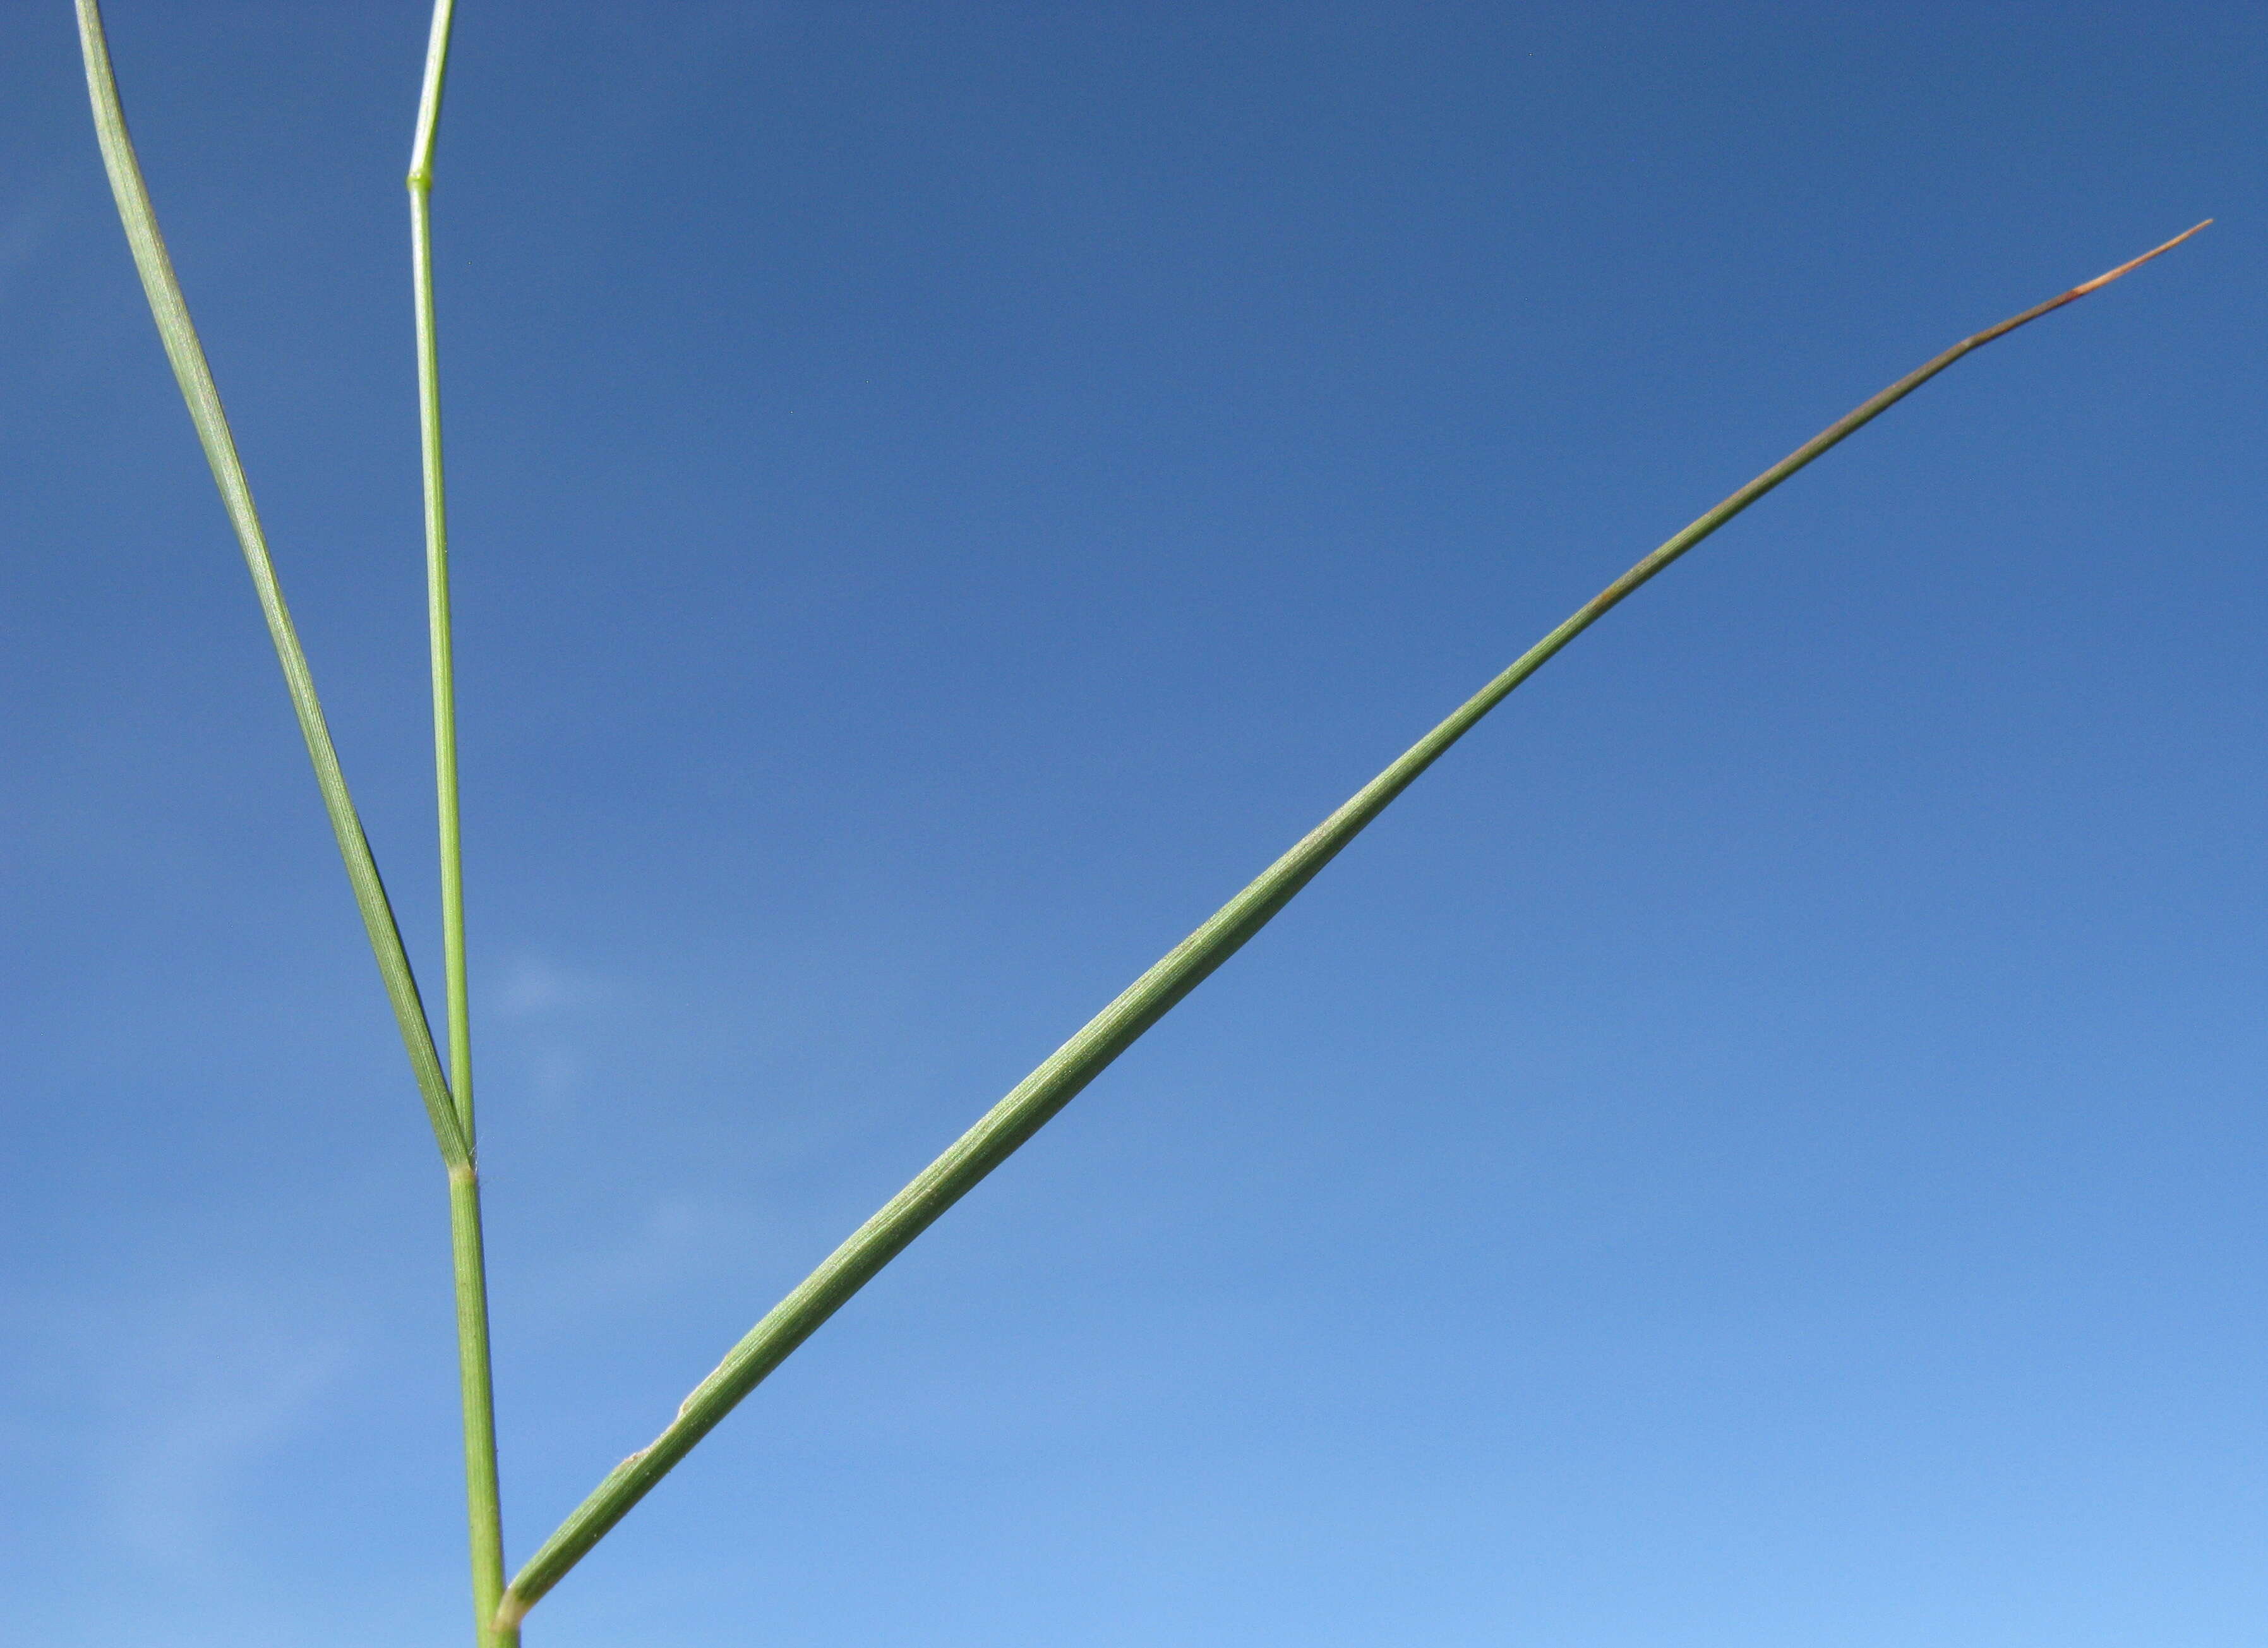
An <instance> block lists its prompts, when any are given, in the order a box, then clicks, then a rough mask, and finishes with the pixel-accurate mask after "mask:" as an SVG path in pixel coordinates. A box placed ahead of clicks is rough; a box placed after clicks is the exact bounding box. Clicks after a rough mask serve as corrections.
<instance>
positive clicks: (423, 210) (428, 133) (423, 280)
mask: <svg viewBox="0 0 2268 1648" xmlns="http://www.w3.org/2000/svg"><path fill="white" fill-rule="evenodd" d="M453 11H454V4H453V0H436V3H435V4H434V7H433V30H432V34H431V38H430V40H429V41H428V44H427V47H426V52H425V84H424V89H423V93H422V94H421V96H420V97H419V99H418V105H417V132H416V143H415V146H414V148H413V150H412V152H411V156H410V163H409V241H410V264H411V271H412V284H413V288H414V291H415V296H416V311H417V413H418V427H419V436H420V441H419V447H420V452H421V453H422V455H423V470H424V482H425V589H426V619H427V630H428V633H429V636H430V638H431V646H432V657H433V768H434V790H435V792H436V795H437V796H438V803H439V810H440V835H441V843H440V845H441V961H442V968H443V971H444V974H445V975H446V994H447V997H448V1034H449V1091H450V1093H451V1096H452V1097H453V1100H454V1102H455V1106H456V1113H457V1126H458V1129H459V1130H460V1132H461V1133H462V1135H463V1136H464V1140H465V1146H466V1150H467V1152H468V1155H470V1154H471V1153H472V1152H473V1150H474V1130H473V1041H472V1026H471V1014H470V1006H469V1000H468V990H467V987H466V982H465V870H464V848H463V834H462V829H461V826H460V813H459V808H458V801H457V681H456V662H455V654H454V651H453V645H452V643H451V637H450V622H449V527H448V508H447V503H446V494H445V491H444V488H443V484H442V469H441V379H440V343H439V340H438V336H437V335H436V332H435V328H434V323H433V199H432V196H433V136H434V131H435V129H436V128H437V126H438V123H439V121H440V116H441V81H442V76H443V73H444V71H445V70H446V68H447V66H448V58H449V25H450V22H451V20H452V14H453ZM449 1235H450V1245H451V1248H452V1254H453V1262H454V1264H453V1268H454V1271H455V1276H456V1291H457V1367H458V1376H459V1382H460V1387H461V1390H462V1396H463V1405H464V1424H465V1502H466V1519H467V1521H468V1525H469V1530H470V1534H471V1542H472V1564H473V1635H474V1640H475V1643H476V1644H478V1648H512V1645H513V1644H517V1643H518V1642H519V1630H518V1628H517V1627H516V1626H499V1625H498V1623H497V1617H496V1613H497V1600H498V1599H499V1598H500V1597H502V1595H503V1594H504V1520H503V1508H502V1504H501V1498H500V1495H499V1493H498V1490H497V1456H496V1399H495V1393H494V1386H493V1382H492V1379H491V1377H490V1365H489V1304H488V1276H487V1267H486V1262H485V1260H484V1258H483V1255H482V1240H481V1181H480V1173H479V1170H478V1168H477V1166H475V1163H474V1162H473V1161H471V1160H468V1161H467V1162H466V1163H465V1164H464V1165H463V1166H458V1167H453V1168H452V1169H451V1171H450V1173H449Z"/></svg>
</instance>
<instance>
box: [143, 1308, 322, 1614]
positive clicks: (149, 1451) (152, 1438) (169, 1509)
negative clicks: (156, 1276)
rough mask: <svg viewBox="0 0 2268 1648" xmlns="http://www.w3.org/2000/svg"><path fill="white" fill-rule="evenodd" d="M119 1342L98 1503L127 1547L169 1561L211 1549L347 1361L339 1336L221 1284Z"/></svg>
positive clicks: (197, 1557) (176, 1565)
mask: <svg viewBox="0 0 2268 1648" xmlns="http://www.w3.org/2000/svg"><path fill="white" fill-rule="evenodd" d="M115 1349H116V1350H117V1351H118V1353H119V1354H118V1356H117V1359H116V1361H115V1362H114V1365H113V1370H112V1372H110V1373H109V1374H108V1375H107V1378H106V1379H105V1381H104V1382H105V1385H106V1387H107V1388H106V1389H105V1392H104V1395H105V1398H106V1405H107V1406H108V1407H109V1408H111V1409H112V1410H113V1412H114V1422H113V1424H112V1427H111V1431H110V1434H109V1435H108V1436H107V1438H105V1440H104V1443H103V1446H102V1448H101V1453H100V1457H101V1459H102V1461H103V1466H102V1480H101V1484H100V1487H101V1494H102V1499H103V1510H104V1512H105V1515H106V1519H107V1521H108V1522H109V1524H110V1530H111V1533H112V1534H113V1536H114V1539H115V1541H116V1543H117V1546H118V1548H119V1549H121V1550H122V1551H124V1552H126V1553H129V1554H130V1555H132V1556H136V1557H138V1558H139V1559H140V1560H141V1561H143V1562H144V1563H149V1564H151V1565H153V1566H155V1567H158V1568H160V1569H162V1570H166V1571H190V1570H194V1569H195V1568H196V1567H197V1566H199V1564H200V1563H202V1562H203V1560H204V1559H205V1558H206V1557H207V1556H210V1553H211V1552H212V1551H213V1550H214V1549H215V1548H216V1545H217V1542H218V1541H221V1540H222V1539H223V1538H224V1537H225V1533H226V1530H227V1529H228V1528H229V1527H231V1526H232V1523H233V1522H234V1521H235V1517H234V1515H233V1502H234V1501H235V1499H236V1497H237V1496H238V1495H239V1492H241V1490H242V1489H243V1487H244V1482H245V1478H246V1476H247V1474H248V1473H249V1472H250V1470H251V1469H252V1468H254V1466H256V1465H257V1464H258V1463H259V1462H260V1460H261V1459H262V1458H263V1457H265V1456H267V1455H269V1454H270V1453H273V1452H275V1451H276V1449H278V1448H279V1447H281V1446H283V1445H284V1443H285V1442H286V1441H287V1440H288V1439H289V1438H290V1437H291V1434H292V1433H293V1432H294V1431H297V1430H298V1429H300V1428H301V1427H302V1426H304V1425H306V1424H307V1423H308V1422H309V1421H310V1420H311V1419H312V1418H313V1416H315V1415H316V1413H317V1412H318V1410H319V1409H320V1407H321V1405H322V1402H323V1399H324V1397H325V1396H326V1394H328V1393H329V1392H331V1391H332V1390H334V1389H335V1387H337V1386H338V1385H339V1383H340V1382H341V1380H342V1377H343V1376H344V1374H345V1373H346V1372H347V1370H348V1368H349V1366H350V1364H351V1361H352V1357H351V1356H350V1354H349V1350H348V1347H347V1345H346V1344H345V1343H343V1342H342V1340H341V1339H339V1338H337V1337H335V1336H333V1337H325V1336H322V1335H315V1334H310V1333H308V1332H307V1331H306V1330H305V1329H304V1328H299V1327H298V1326H296V1325H295V1324H294V1323H293V1322H291V1321H290V1320H289V1319H288V1318H286V1317H285V1316H284V1315H283V1314H282V1313H281V1307H280V1306H277V1305H276V1304H274V1303H271V1302H267V1301H262V1300H259V1299H252V1298H247V1297H244V1296H240V1295H238V1294H235V1293H232V1292H225V1291H204V1292H201V1293H196V1294H192V1295H188V1296H183V1297H177V1298H174V1299H170V1300H168V1301H167V1302H166V1304H164V1305H163V1306H158V1307H157V1308H156V1309H154V1310H152V1311H151V1312H150V1313H149V1314H148V1315H147V1317H146V1318H145V1319H144V1321H142V1322H141V1323H140V1324H138V1327H137V1328H134V1329H129V1331H128V1332H127V1334H126V1335H124V1343H122V1344H120V1345H118V1346H117V1347H115Z"/></svg>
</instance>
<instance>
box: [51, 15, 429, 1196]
mask: <svg viewBox="0 0 2268 1648" xmlns="http://www.w3.org/2000/svg"><path fill="white" fill-rule="evenodd" d="M77 8H78V33H79V49H80V53H81V55H83V56H84V57H85V61H86V89H87V96H88V98H89V99H91V100H92V103H93V105H94V129H95V136H96V137H97V138H98V140H99V142H100V143H101V145H102V164H103V166H104V168H105V170H107V172H108V173H109V174H110V188H111V193H112V194H113V195H115V196H116V197H117V201H118V216H119V219H120V221H121V222H122V224H124V225H125V228H126V239H127V244H128V245H129V246H131V247H132V248H133V252H134V267H135V269H136V270H137V271H139V273H140V275H141V276H142V290H143V291H144V292H145V293H146V294H148V297H149V299H150V312H151V314H152V315H153V316H155V317H156V319H157V322H158V337H159V338H160V339H161V340H162V341H163V342H164V343H165V346H166V359H168V360H169V361H171V362H172V363H173V376H174V378H175V379H177V380H178V381H179V382H180V386H181V398H182V399H183V400H184V401H187V402H188V408H189V419H190V421H191V422H192V423H195V425H196V430H197V439H198V440H199V441H200V442H201V443H202V444H203V446H204V452H205V460H206V461H207V462H208V463H210V465H211V466H212V472H213V480H214V481H215V482H216V483H217V484H218V486H219V488H220V496H221V503H222V504H223V505H224V506H225V508H226V509H227V511H228V519H229V523H230V525H232V526H234V527H235V529H236V539H237V542H238V544H239V546H240V547H241V548H243V551H244V563H245V566H246V567H247V569H248V570H250V572H251V574H252V586H253V589H254V592H255V593H256V594H257V595H258V596H259V598H260V610H261V614H262V616H264V617H265V618H266V619H267V621H268V634H269V639H270V640H272V641H273V642H274V643H275V644H276V658H277V660H278V661H279V662H280V663H281V664H282V665H283V666H284V687H285V688H286V690H288V691H289V692H290V694H291V709H292V712H293V713H294V714H295V715H297V716H298V719H299V732H300V734H301V736H302V737H304V738H305V739H306V743H307V757H308V759H309V760H310V761H313V763H314V768H315V785H316V788H317V789H319V790H320V791H321V792H322V797H323V810H324V811H325V813H328V815H329V817H330V820H331V831H332V833H333V834H334V835H336V836H337V837H338V843H339V856H340V857H342V858H343V859H344V860H345V861H346V869H347V880H348V881H349V883H350V885H351V886H352V887H353V889H354V898H355V904H356V907H357V909H360V910H361V912H362V919H363V926H364V928H365V930H366V931H368V932H369V934H370V947H371V950H372V953H374V954H375V955H376V956H377V958H378V970H379V975H380V977H381V978H383V980H384V981H385V983H386V994H387V999H388V1000H389V1001H390V1002H391V1003H392V1004H393V1006H394V1020H395V1022H396V1023H397V1024H398V1025H399V1026H401V1041H402V1045H403V1046H404V1047H405V1048H408V1050H409V1064H410V1069H411V1070H412V1071H413V1073H414V1074H415V1075H416V1078H417V1091H418V1093H419V1096H420V1097H422V1098H423V1100H424V1101H425V1113H426V1115H427V1117H428V1119H429V1120H430V1121H431V1122H432V1124H433V1137H434V1139H435V1141H436V1142H437V1143H438V1144H439V1145H440V1147H441V1157H442V1159H443V1160H444V1161H446V1162H447V1163H448V1164H449V1165H450V1166H452V1167H456V1166H465V1165H467V1164H468V1163H469V1162H470V1161H471V1159H472V1151H471V1145H470V1144H469V1142H468V1139H467V1137H466V1136H465V1131H464V1129H462V1128H461V1127H460V1126H459V1125H458V1122H457V1111H456V1106H455V1102H454V1100H453V1099H452V1097H451V1096H450V1093H449V1084H448V1081H447V1078H446V1077H444V1076H443V1074H442V1072H441V1061H440V1059H439V1057H438V1056H437V1054H436V1053H435V1051H434V1048H433V1032H432V1028H431V1026H430V1025H429V1024H428V1023H427V1021H426V1018H425V1008H424V1004H423V1002H421V1001H420V1000H419V999H418V995H417V981H416V978H415V977H414V976H413V975H411V973H410V970H409V957H408V955H407V954H405V953H403V951H402V947H401V930H400V929H399V928H398V927H397V926H396V924H395V923H394V909H393V906H392V905H391V904H389V903H388V902H387V896H386V885H385V883H384V882H382V881H381V880H380V879H379V874H378V864H377V863H376V861H375V860H373V859H372V857H371V852H370V843H369V842H368V841H367V840H365V837H364V835H363V828H362V820H361V819H360V817H359V816H358V815H357V813H356V812H355V806H354V798H353V797H352V796H350V794H349V793H348V792H347V781H346V777H345V775H344V774H342V772H341V771H340V770H339V757H338V752H337V750H335V748H334V747H332V744H331V734H330V729H329V728H328V726H327V725H325V724H324V720H323V706H322V703H321V701H320V699H318V698H317V697H316V695H315V681H314V676H313V674H312V673H310V672H309V670H308V668H307V658H306V653H305V652H304V651H301V649H300V646H299V636H298V632H297V631H296V630H294V629H293V628H292V626H291V610H290V609H289V608H288V607H285V606H284V592H283V589H282V587H281V586H280V585H278V584H277V582H276V568H275V566H274V564H273V563H272V562H271V561H270V560H269V555H268V541H267V538H266V536H265V534H264V533H262V532H261V527H260V515H259V511H256V510H255V509H254V507H253V503H252V489H251V487H250V485H249V484H247V482H246V480H245V478H244V466H243V464H242V463H241V462H239V460H238V458H237V453H236V441H235V438H234V437H233V436H232V435H231V434H230V433H229V428H228V417H227V415H226V414H225V412H224V411H223V410H222V409H221V402H220V394H219V391H218V390H217V389H216V388H215V387H214V386H213V379H212V371H211V368H210V366H208V365H207V364H206V363H205V352H204V347H203V345H202V344H201V343H199V342H197V331H196V327H195V326H194V325H192V324H191V322H190V320H189V306H188V302H187V300H186V299H184V298H183V297H182V296H181V287H180V282H179V281H178V280H176V279H175V278H174V276H173V260H172V259H171V258H169V257H168V256H167V255H166V241H165V238H164V236H162V235H161V234H159V233H158V218H157V214H156V213H155V212H154V211H153V210H151V205H150V191H149V189H148V188H147V187H146V186H144V183H143V181H142V168H141V166H140V164H139V163H138V162H137V161H136V159H135V157H134V143H133V139H132V138H130V137H129V136H128V135H127V131H126V114H125V111H124V110H123V109H122V107H120V106H119V101H118V85H117V82H116V80H115V79H114V77H113V76H112V73H111V67H110V48H109V43H108V41H107V40H105V38H104V36H103V32H102V12H101V11H100V9H99V7H98V6H97V4H95V0H77Z"/></svg>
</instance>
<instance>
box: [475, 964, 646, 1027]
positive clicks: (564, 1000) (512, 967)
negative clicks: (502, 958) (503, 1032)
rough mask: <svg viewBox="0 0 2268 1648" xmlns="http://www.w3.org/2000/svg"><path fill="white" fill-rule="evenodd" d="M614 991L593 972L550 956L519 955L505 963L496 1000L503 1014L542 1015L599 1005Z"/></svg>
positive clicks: (498, 1009) (529, 1016) (610, 997)
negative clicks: (502, 980) (502, 979)
mask: <svg viewBox="0 0 2268 1648" xmlns="http://www.w3.org/2000/svg"><path fill="white" fill-rule="evenodd" d="M616 994H617V991H616V990H615V989H614V988H613V986H612V985H611V984H610V983H609V982H608V980H606V979H604V978H602V977H600V975H598V974H596V973H592V972H588V971H585V970H584V969H581V968H578V967H570V966H567V965H566V964H564V963H563V962H560V961H557V960H554V959H552V958H551V957H549V956H542V955H522V956H519V957H517V958H515V959H514V960H512V962H511V963H510V964H509V965H508V966H507V967H505V969H504V982H503V983H502V984H501V986H499V987H498V989H497V996H496V1004H497V1011H498V1012H502V1013H503V1014H504V1016H505V1017H506V1018H509V1019H541V1018H546V1017H549V1016H552V1015H556V1014H559V1013H563V1012H575V1011H578V1010H586V1009H589V1008H592V1007H596V1006H600V1005H602V1004H605V1003H607V1002H608V1001H610V1000H612V999H613V998H614V997H615V995H616Z"/></svg>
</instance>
